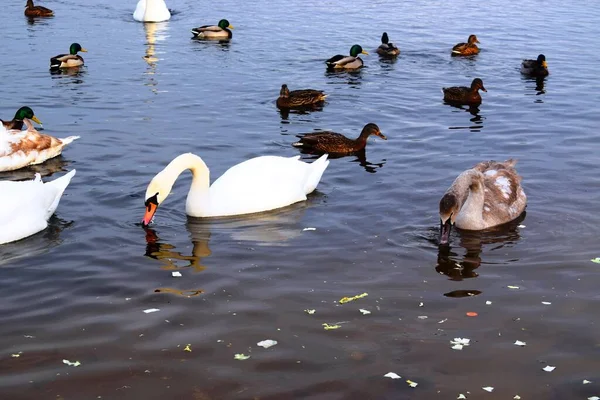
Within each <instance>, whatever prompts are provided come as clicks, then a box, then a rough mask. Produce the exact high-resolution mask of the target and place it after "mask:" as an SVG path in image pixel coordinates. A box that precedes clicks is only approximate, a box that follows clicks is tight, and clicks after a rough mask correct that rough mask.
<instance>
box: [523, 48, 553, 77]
mask: <svg viewBox="0 0 600 400" xmlns="http://www.w3.org/2000/svg"><path fill="white" fill-rule="evenodd" d="M521 73H522V74H524V75H529V76H535V77H544V76H548V74H549V72H548V64H547V63H546V56H545V55H543V54H540V55H539V56H538V58H537V60H523V63H522V64H521Z"/></svg>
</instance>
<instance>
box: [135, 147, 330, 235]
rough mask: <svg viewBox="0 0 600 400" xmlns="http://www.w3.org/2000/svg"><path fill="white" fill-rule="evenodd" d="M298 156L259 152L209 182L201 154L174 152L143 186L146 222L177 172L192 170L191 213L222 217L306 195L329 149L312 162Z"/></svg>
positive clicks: (280, 204) (285, 203)
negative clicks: (177, 154) (308, 162)
mask: <svg viewBox="0 0 600 400" xmlns="http://www.w3.org/2000/svg"><path fill="white" fill-rule="evenodd" d="M299 158H300V156H296V157H290V158H287V157H278V156H262V157H255V158H251V159H249V160H247V161H244V162H242V163H240V164H237V165H234V166H233V167H231V168H229V169H228V170H227V171H225V173H224V174H223V175H221V177H220V178H219V179H217V180H216V181H215V182H213V184H212V185H210V171H209V170H208V167H207V166H206V164H205V163H204V161H202V159H201V158H200V157H198V156H197V155H195V154H191V153H187V154H182V155H180V156H178V157H176V158H175V159H174V160H173V161H171V162H170V163H169V165H167V166H166V167H165V169H163V170H162V171H161V172H159V173H158V174H157V175H156V176H155V177H154V178H152V181H150V184H149V185H148V188H147V189H146V197H145V205H146V213H145V215H144V219H143V220H142V224H143V225H144V226H147V225H148V224H149V223H150V221H151V220H152V217H153V216H154V213H155V212H156V209H157V207H158V206H159V205H160V204H162V203H163V202H164V201H165V199H166V198H167V196H169V193H171V188H172V187H173V184H174V183H175V181H176V180H177V177H179V175H180V174H181V173H182V172H183V171H185V170H188V169H189V170H190V171H191V172H192V186H191V188H190V191H189V192H188V197H187V201H186V206H185V209H186V210H185V212H186V214H187V215H189V216H191V217H224V216H232V215H243V214H251V213H258V212H263V211H269V210H274V209H276V208H281V207H285V206H288V205H290V204H293V203H297V202H299V201H303V200H306V195H307V194H309V193H311V192H312V191H313V190H315V188H316V187H317V184H318V183H319V181H320V180H321V176H322V175H323V172H324V171H325V168H327V165H329V161H327V155H324V156H322V157H320V158H319V159H318V160H316V161H315V162H313V163H312V164H307V163H305V162H302V161H299Z"/></svg>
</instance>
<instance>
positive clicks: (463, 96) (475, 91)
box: [442, 78, 487, 105]
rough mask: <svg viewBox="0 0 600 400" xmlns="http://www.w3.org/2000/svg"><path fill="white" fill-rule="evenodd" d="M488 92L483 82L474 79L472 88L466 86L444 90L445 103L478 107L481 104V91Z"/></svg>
mask: <svg viewBox="0 0 600 400" xmlns="http://www.w3.org/2000/svg"><path fill="white" fill-rule="evenodd" d="M480 89H481V90H483V91H484V92H487V90H486V89H485V87H483V81H482V80H481V79H479V78H475V79H473V82H471V87H466V86H453V87H449V88H443V89H442V92H443V93H444V101H446V102H448V103H453V104H467V105H477V104H480V103H481V96H480V95H479V90H480Z"/></svg>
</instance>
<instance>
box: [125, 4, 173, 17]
mask: <svg viewBox="0 0 600 400" xmlns="http://www.w3.org/2000/svg"><path fill="white" fill-rule="evenodd" d="M133 19H135V20H136V21H140V22H161V21H168V20H169V19H171V12H170V11H169V9H168V8H167V4H166V3H165V1H164V0H140V1H138V3H137V7H135V11H134V12H133Z"/></svg>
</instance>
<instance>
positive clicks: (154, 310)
mask: <svg viewBox="0 0 600 400" xmlns="http://www.w3.org/2000/svg"><path fill="white" fill-rule="evenodd" d="M157 311H160V308H149V309H147V310H144V312H145V313H146V314H150V313H153V312H157Z"/></svg>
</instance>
